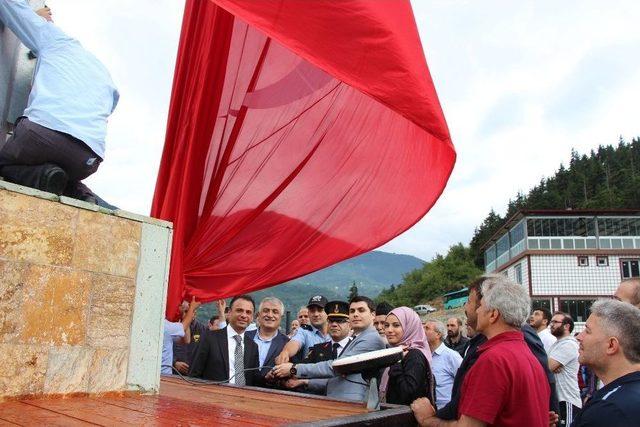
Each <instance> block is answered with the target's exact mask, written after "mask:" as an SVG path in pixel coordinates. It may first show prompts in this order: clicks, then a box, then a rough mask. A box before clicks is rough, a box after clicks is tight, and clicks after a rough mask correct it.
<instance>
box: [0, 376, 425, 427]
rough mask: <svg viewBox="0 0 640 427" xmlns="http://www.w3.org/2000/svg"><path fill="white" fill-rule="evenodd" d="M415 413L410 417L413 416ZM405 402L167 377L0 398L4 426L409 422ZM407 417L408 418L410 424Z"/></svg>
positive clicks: (398, 423) (369, 423) (259, 424)
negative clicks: (132, 385) (151, 391)
mask: <svg viewBox="0 0 640 427" xmlns="http://www.w3.org/2000/svg"><path fill="white" fill-rule="evenodd" d="M408 417H410V418H408ZM412 418H413V417H411V416H410V410H409V408H407V407H404V406H391V405H389V406H388V407H387V409H384V410H381V411H376V412H368V411H367V409H366V408H365V407H364V405H361V404H357V403H346V402H339V401H335V400H330V399H327V398H323V397H314V396H306V395H300V394H297V393H289V392H278V391H270V390H266V391H265V390H263V389H257V388H253V387H252V388H240V387H234V386H220V385H209V384H207V385H191V384H188V383H186V382H185V381H184V380H182V379H180V378H177V377H163V378H162V380H161V386H160V394H159V395H152V396H140V395H126V396H113V397H112V396H102V397H68V398H59V399H53V398H51V399H46V398H43V399H24V400H17V401H8V402H3V403H0V426H15V425H20V426H31V425H39V426H79V425H101V426H120V425H122V426H124V425H145V426H175V425H185V426H186V425H192V426H195V425H219V426H280V425H291V424H294V425H295V424H304V425H316V426H321V425H324V426H329V425H331V426H337V425H361V424H366V425H385V426H387V427H388V426H391V425H410V424H413V423H412V422H410V421H412ZM407 421H409V422H408V423H407Z"/></svg>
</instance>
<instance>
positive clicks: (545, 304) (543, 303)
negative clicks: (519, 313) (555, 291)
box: [531, 299, 551, 311]
mask: <svg viewBox="0 0 640 427" xmlns="http://www.w3.org/2000/svg"><path fill="white" fill-rule="evenodd" d="M537 308H546V309H547V310H549V311H551V300H550V299H532V300H531V311H533V310H535V309H537Z"/></svg>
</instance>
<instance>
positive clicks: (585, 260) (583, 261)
mask: <svg viewBox="0 0 640 427" xmlns="http://www.w3.org/2000/svg"><path fill="white" fill-rule="evenodd" d="M578 266H580V267H588V266H589V257H588V256H579V257H578Z"/></svg>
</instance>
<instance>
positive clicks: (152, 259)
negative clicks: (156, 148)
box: [0, 182, 171, 399]
mask: <svg viewBox="0 0 640 427" xmlns="http://www.w3.org/2000/svg"><path fill="white" fill-rule="evenodd" d="M35 196H40V197H35ZM170 242H171V225H170V224H169V223H164V222H162V221H158V220H153V219H149V218H145V217H139V216H137V215H133V214H127V213H124V212H120V211H116V212H111V211H106V210H102V209H98V208H97V207H96V206H93V205H88V204H85V203H82V202H77V201H74V200H69V199H66V198H64V197H63V198H62V200H60V198H57V197H56V196H54V195H50V194H47V193H41V192H38V191H36V190H31V189H26V188H24V187H19V186H16V185H13V184H9V183H4V182H0V399H2V398H3V397H4V398H6V397H16V396H26V395H36V396H37V395H51V394H53V395H58V394H69V393H89V394H93V393H104V392H112V391H124V390H140V391H146V392H148V391H151V392H153V391H157V388H158V383H159V363H160V362H159V360H160V353H161V345H162V343H161V331H162V318H163V312H164V304H165V302H164V301H165V295H166V279H167V272H168V260H169V250H170ZM132 343H133V344H132ZM141 353H144V354H141Z"/></svg>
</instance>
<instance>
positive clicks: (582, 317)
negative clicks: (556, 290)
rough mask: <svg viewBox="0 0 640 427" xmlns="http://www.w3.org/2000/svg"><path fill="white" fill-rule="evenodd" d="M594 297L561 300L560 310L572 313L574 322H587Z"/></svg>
mask: <svg viewBox="0 0 640 427" xmlns="http://www.w3.org/2000/svg"><path fill="white" fill-rule="evenodd" d="M594 301H595V300H593V299H566V300H561V301H560V311H564V312H565V313H567V314H569V315H571V317H572V318H573V320H574V322H586V321H587V317H589V311H590V310H591V304H593V302H594Z"/></svg>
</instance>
